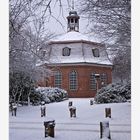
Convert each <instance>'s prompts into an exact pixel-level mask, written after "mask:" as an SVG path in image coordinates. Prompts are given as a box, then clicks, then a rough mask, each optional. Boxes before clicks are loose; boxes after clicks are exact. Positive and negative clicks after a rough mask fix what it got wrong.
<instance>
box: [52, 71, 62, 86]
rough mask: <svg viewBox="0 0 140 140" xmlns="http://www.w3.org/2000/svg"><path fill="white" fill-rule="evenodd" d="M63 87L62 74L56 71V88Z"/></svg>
mask: <svg viewBox="0 0 140 140" xmlns="http://www.w3.org/2000/svg"><path fill="white" fill-rule="evenodd" d="M61 85H62V74H61V72H60V71H56V72H55V75H54V86H55V87H59V88H61Z"/></svg>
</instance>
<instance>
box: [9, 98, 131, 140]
mask: <svg viewBox="0 0 140 140" xmlns="http://www.w3.org/2000/svg"><path fill="white" fill-rule="evenodd" d="M90 99H91V98H86V99H83V98H82V99H81V98H70V99H69V100H65V101H62V102H55V103H50V104H47V105H46V117H40V106H23V107H18V108H17V117H15V116H11V112H10V117H9V140H99V139H100V138H99V137H100V122H101V121H105V120H107V121H109V127H110V133H111V138H112V140H130V139H131V121H130V120H131V103H128V102H126V103H113V104H94V105H90ZM69 101H72V102H73V106H75V107H76V118H70V112H69V107H68V103H69ZM108 107H110V108H111V110H112V116H111V118H105V117H104V116H105V114H104V110H105V108H108ZM48 120H55V138H51V137H46V138H45V137H44V121H48ZM102 140H105V139H102Z"/></svg>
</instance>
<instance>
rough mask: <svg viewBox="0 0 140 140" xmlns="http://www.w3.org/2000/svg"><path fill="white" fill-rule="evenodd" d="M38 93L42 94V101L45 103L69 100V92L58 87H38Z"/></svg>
mask: <svg viewBox="0 0 140 140" xmlns="http://www.w3.org/2000/svg"><path fill="white" fill-rule="evenodd" d="M36 92H37V93H39V94H40V97H41V100H42V101H45V103H50V102H60V101H62V100H64V99H67V98H68V93H67V91H65V90H63V89H60V88H57V87H56V88H53V87H38V88H36Z"/></svg>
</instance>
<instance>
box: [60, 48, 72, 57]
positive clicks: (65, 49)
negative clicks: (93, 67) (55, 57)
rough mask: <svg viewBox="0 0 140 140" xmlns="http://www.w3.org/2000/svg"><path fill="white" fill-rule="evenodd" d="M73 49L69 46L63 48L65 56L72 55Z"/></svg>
mask: <svg viewBox="0 0 140 140" xmlns="http://www.w3.org/2000/svg"><path fill="white" fill-rule="evenodd" d="M70 52H71V49H70V48H68V47H65V48H63V52H62V55H63V56H70Z"/></svg>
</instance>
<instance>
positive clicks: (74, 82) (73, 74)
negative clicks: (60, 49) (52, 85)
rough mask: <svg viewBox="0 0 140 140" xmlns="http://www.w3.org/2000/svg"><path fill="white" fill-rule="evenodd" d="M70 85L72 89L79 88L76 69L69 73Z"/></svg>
mask: <svg viewBox="0 0 140 140" xmlns="http://www.w3.org/2000/svg"><path fill="white" fill-rule="evenodd" d="M69 87H70V90H77V88H78V81H77V73H76V71H72V72H70V74H69Z"/></svg>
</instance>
